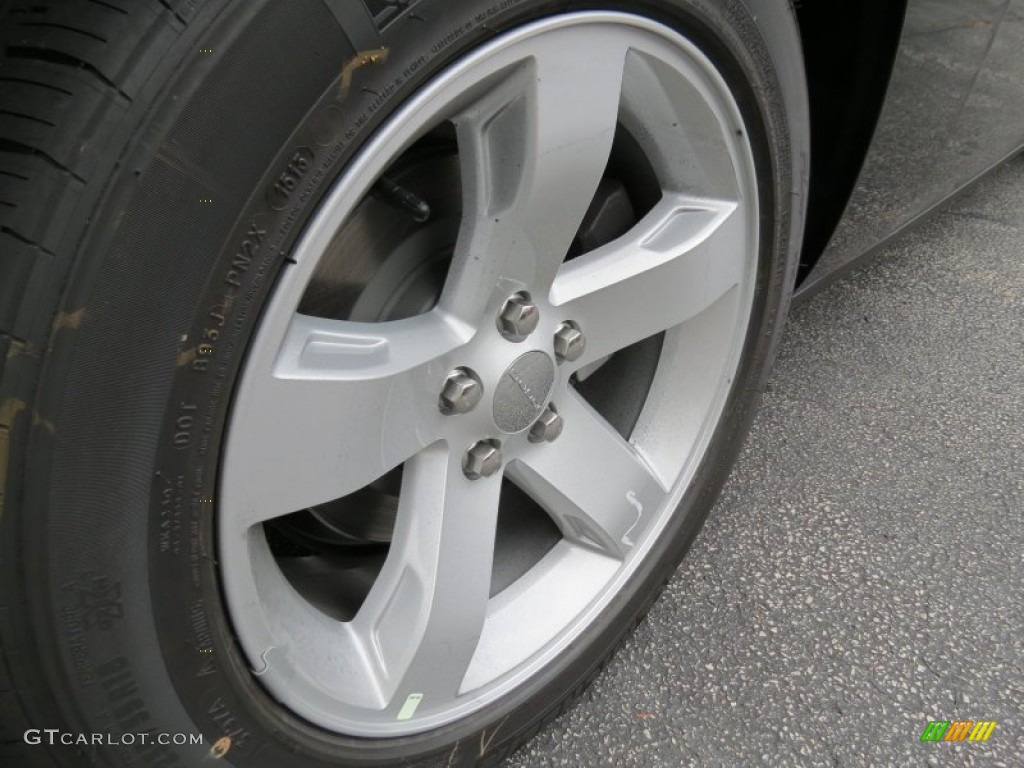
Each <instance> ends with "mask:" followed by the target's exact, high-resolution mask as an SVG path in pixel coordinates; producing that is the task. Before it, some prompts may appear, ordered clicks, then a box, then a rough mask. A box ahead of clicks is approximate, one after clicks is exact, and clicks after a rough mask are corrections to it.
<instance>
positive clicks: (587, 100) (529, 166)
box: [441, 30, 627, 322]
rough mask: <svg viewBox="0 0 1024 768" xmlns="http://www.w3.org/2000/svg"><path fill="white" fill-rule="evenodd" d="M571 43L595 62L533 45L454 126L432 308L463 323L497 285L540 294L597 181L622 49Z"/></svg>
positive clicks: (567, 47) (610, 134) (591, 37)
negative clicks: (445, 231)
mask: <svg viewBox="0 0 1024 768" xmlns="http://www.w3.org/2000/svg"><path fill="white" fill-rule="evenodd" d="M570 36H573V35H570ZM579 42H580V44H581V45H586V46H587V47H588V48H590V49H592V50H599V51H600V52H601V53H600V55H599V56H593V57H581V56H579V55H576V54H574V53H573V51H576V50H580V49H577V48H575V47H573V46H572V41H571V40H569V41H566V40H565V39H563V40H562V41H560V42H558V43H557V44H556V43H552V42H547V41H543V40H542V41H539V44H538V45H537V46H536V49H535V51H534V55H533V56H531V58H529V59H526V60H524V61H520V62H519V63H518V64H517V65H515V66H513V67H512V68H511V69H510V70H509V71H507V72H505V73H504V77H503V79H501V80H500V81H499V82H498V83H497V84H496V85H495V86H494V87H492V88H491V89H490V90H489V91H488V92H487V94H486V95H484V96H483V97H482V98H480V99H478V100H477V101H475V102H474V104H473V105H472V106H471V107H469V108H467V109H466V110H464V111H463V112H462V113H461V114H460V115H459V116H458V117H457V118H456V120H455V122H456V126H457V130H458V138H459V146H460V153H461V156H462V164H463V208H464V216H463V229H462V232H461V233H460V236H459V241H458V244H457V247H456V252H455V257H454V261H453V267H452V271H451V275H450V278H449V282H448V285H447V286H446V288H445V294H444V296H443V297H442V299H441V303H442V305H443V306H445V307H446V308H448V309H449V310H450V311H452V312H454V313H457V314H459V315H460V316H461V317H463V319H465V320H467V321H469V322H473V321H474V319H475V318H476V317H478V316H479V315H480V313H481V312H482V311H483V308H484V306H485V305H486V303H487V301H488V300H489V299H490V297H491V292H492V290H493V289H494V288H495V285H496V284H497V282H498V281H499V280H500V279H501V278H505V279H506V280H508V281H511V284H512V285H514V286H516V287H529V288H530V290H534V291H536V292H537V293H538V294H539V295H540V294H546V292H547V290H548V289H549V287H550V285H551V281H552V280H553V279H554V275H555V273H556V271H557V270H558V266H559V264H561V263H562V261H563V259H564V258H565V256H566V254H567V252H568V250H569V247H570V245H571V244H572V240H573V237H574V236H575V234H576V232H577V230H578V229H579V226H580V223H581V222H582V220H583V216H584V214H585V213H586V211H587V208H588V206H589V205H590V202H591V200H592V199H593V197H594V194H595V192H596V190H597V186H598V183H599V182H600V180H601V176H602V174H603V173H604V168H605V165H606V163H607V161H608V157H609V154H610V152H611V147H612V142H613V139H614V137H615V128H616V123H617V117H618V110H619V100H620V95H621V91H622V78H623V71H624V68H625V61H626V54H627V48H626V47H625V45H624V44H623V42H622V40H621V39H619V38H617V37H616V36H615V35H614V34H612V33H611V32H610V31H608V30H596V31H594V30H592V31H591V32H590V33H589V34H588V35H584V36H580V40H579ZM484 256H486V258H483V257H484Z"/></svg>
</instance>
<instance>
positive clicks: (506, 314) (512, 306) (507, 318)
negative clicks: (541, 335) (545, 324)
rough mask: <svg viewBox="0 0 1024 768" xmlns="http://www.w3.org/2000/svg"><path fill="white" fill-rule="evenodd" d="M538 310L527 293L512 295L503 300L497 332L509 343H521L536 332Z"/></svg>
mask: <svg viewBox="0 0 1024 768" xmlns="http://www.w3.org/2000/svg"><path fill="white" fill-rule="evenodd" d="M539 322H540V310H539V309H537V305H536V304H534V303H533V300H532V299H531V298H530V295H529V294H528V293H522V292H520V293H514V294H512V295H511V296H509V297H508V298H507V299H505V303H504V304H503V305H502V307H501V313H500V314H499V315H498V330H499V331H501V335H502V336H504V337H505V338H506V339H508V340H509V341H523V340H524V339H525V338H526V337H527V336H529V335H530V334H531V333H533V332H534V331H535V330H537V323H539Z"/></svg>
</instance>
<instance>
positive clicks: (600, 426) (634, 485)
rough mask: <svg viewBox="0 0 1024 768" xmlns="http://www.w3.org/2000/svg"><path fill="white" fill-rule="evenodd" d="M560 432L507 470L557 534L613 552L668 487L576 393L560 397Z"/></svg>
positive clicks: (634, 535) (623, 546)
mask: <svg viewBox="0 0 1024 768" xmlns="http://www.w3.org/2000/svg"><path fill="white" fill-rule="evenodd" d="M558 407H559V412H560V413H561V414H562V417H563V418H564V420H565V427H564V430H563V432H562V435H561V436H560V437H559V438H558V439H557V440H556V441H555V442H554V443H552V444H550V445H546V446H544V447H543V449H542V450H540V451H537V452H536V453H535V454H532V455H531V456H529V457H528V458H524V459H521V460H519V461H517V462H514V463H512V464H510V465H509V474H510V477H512V479H513V480H514V481H515V482H516V483H517V484H518V485H519V486H520V487H521V488H523V489H524V490H525V491H526V492H527V493H529V494H530V495H531V496H533V497H534V498H535V499H536V500H537V501H538V502H539V503H540V504H541V506H543V507H544V508H545V509H546V510H547V511H548V514H550V515H551V516H552V518H553V519H554V520H555V522H556V523H557V524H558V526H559V528H561V530H562V535H563V536H565V537H566V538H567V539H570V540H572V541H574V542H576V543H579V544H582V545H584V546H588V547H595V548H598V549H600V550H602V551H603V552H605V553H606V554H608V555H611V556H614V557H622V556H624V555H625V554H626V553H627V552H628V551H629V550H630V549H631V548H632V547H633V545H634V544H635V543H636V542H637V541H638V540H639V536H640V535H641V534H642V533H643V530H644V528H645V527H646V524H647V521H648V517H649V515H650V514H653V513H654V511H655V510H656V509H657V508H658V502H659V501H661V500H662V499H663V498H664V496H665V489H664V488H663V487H662V485H661V483H660V482H659V480H658V479H657V478H656V477H655V475H654V473H653V472H652V470H651V469H650V467H648V465H647V464H646V462H645V461H644V460H643V458H642V457H641V456H640V454H639V453H638V452H637V450H636V448H635V447H634V446H632V445H630V444H629V443H627V442H626V441H625V440H624V439H623V438H622V437H621V436H620V435H619V434H618V433H617V432H616V431H615V430H614V429H612V427H611V426H609V425H608V423H607V422H606V421H605V420H604V419H603V418H602V417H601V416H600V415H599V414H598V413H596V412H595V411H594V410H593V409H592V408H591V407H590V406H589V405H588V404H587V403H586V402H585V401H584V400H583V399H582V398H581V397H580V396H579V395H576V394H574V393H570V394H569V396H568V397H567V398H565V399H564V400H561V401H560V402H559V403H558Z"/></svg>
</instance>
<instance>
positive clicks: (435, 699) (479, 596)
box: [353, 443, 501, 717]
mask: <svg viewBox="0 0 1024 768" xmlns="http://www.w3.org/2000/svg"><path fill="white" fill-rule="evenodd" d="M500 491H501V477H500V476H499V475H495V476H493V477H490V478H484V479H481V480H477V481H471V480H468V479H467V478H466V477H465V475H464V474H463V472H462V459H461V452H460V451H457V450H451V449H449V448H448V446H446V445H445V444H443V443H438V444H436V445H434V446H432V447H431V448H428V449H427V450H425V451H423V452H422V453H420V454H419V455H418V456H416V457H415V458H414V459H412V460H411V461H409V462H407V463H406V465H405V471H404V475H403V480H402V491H401V496H400V501H399V509H398V519H397V521H396V527H395V536H394V539H393V541H392V544H391V550H390V552H389V554H388V560H387V563H386V564H385V566H384V570H383V571H382V572H381V575H380V576H379V578H378V579H377V581H376V583H375V584H374V586H373V589H372V590H371V592H370V595H369V596H368V597H367V599H366V602H365V603H364V605H363V607H362V609H361V610H360V612H359V614H358V616H356V618H355V620H354V621H353V628H354V629H355V631H356V632H358V633H359V634H360V635H361V636H362V637H363V638H364V645H365V647H366V648H368V649H372V650H371V652H370V654H369V655H370V657H371V658H373V659H375V661H376V665H377V667H378V677H379V679H380V683H381V684H380V688H381V690H383V691H384V692H385V697H386V698H388V699H389V700H390V701H391V708H392V709H394V714H393V717H398V715H399V712H400V711H401V708H402V707H403V706H404V705H405V704H406V702H407V701H409V697H410V695H413V696H418V697H420V699H421V704H422V708H423V711H429V710H430V709H432V708H434V707H436V706H438V705H441V704H443V703H448V702H450V701H451V700H452V699H454V698H455V696H456V695H457V694H458V691H459V686H460V684H461V682H462V679H463V677H464V676H465V673H466V670H467V669H468V667H469V662H470V660H471V659H472V658H473V653H474V651H475V650H476V646H477V643H478V641H479V638H480V634H481V631H482V630H483V625H484V619H485V616H486V612H487V602H488V596H489V594H490V586H491V565H492V561H493V557H494V536H495V530H496V525H497V517H498V497H499V494H500Z"/></svg>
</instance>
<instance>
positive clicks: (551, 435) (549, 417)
mask: <svg viewBox="0 0 1024 768" xmlns="http://www.w3.org/2000/svg"><path fill="white" fill-rule="evenodd" d="M564 426H565V420H564V419H563V418H562V417H561V416H559V415H558V411H556V410H555V406H553V405H549V406H548V407H547V408H545V409H544V412H543V413H542V414H541V415H540V418H539V419H537V421H536V422H534V425H533V426H532V427H531V428H530V435H529V440H530V442H531V443H553V442H555V440H557V439H558V436H559V435H560V434H562V427H564Z"/></svg>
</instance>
